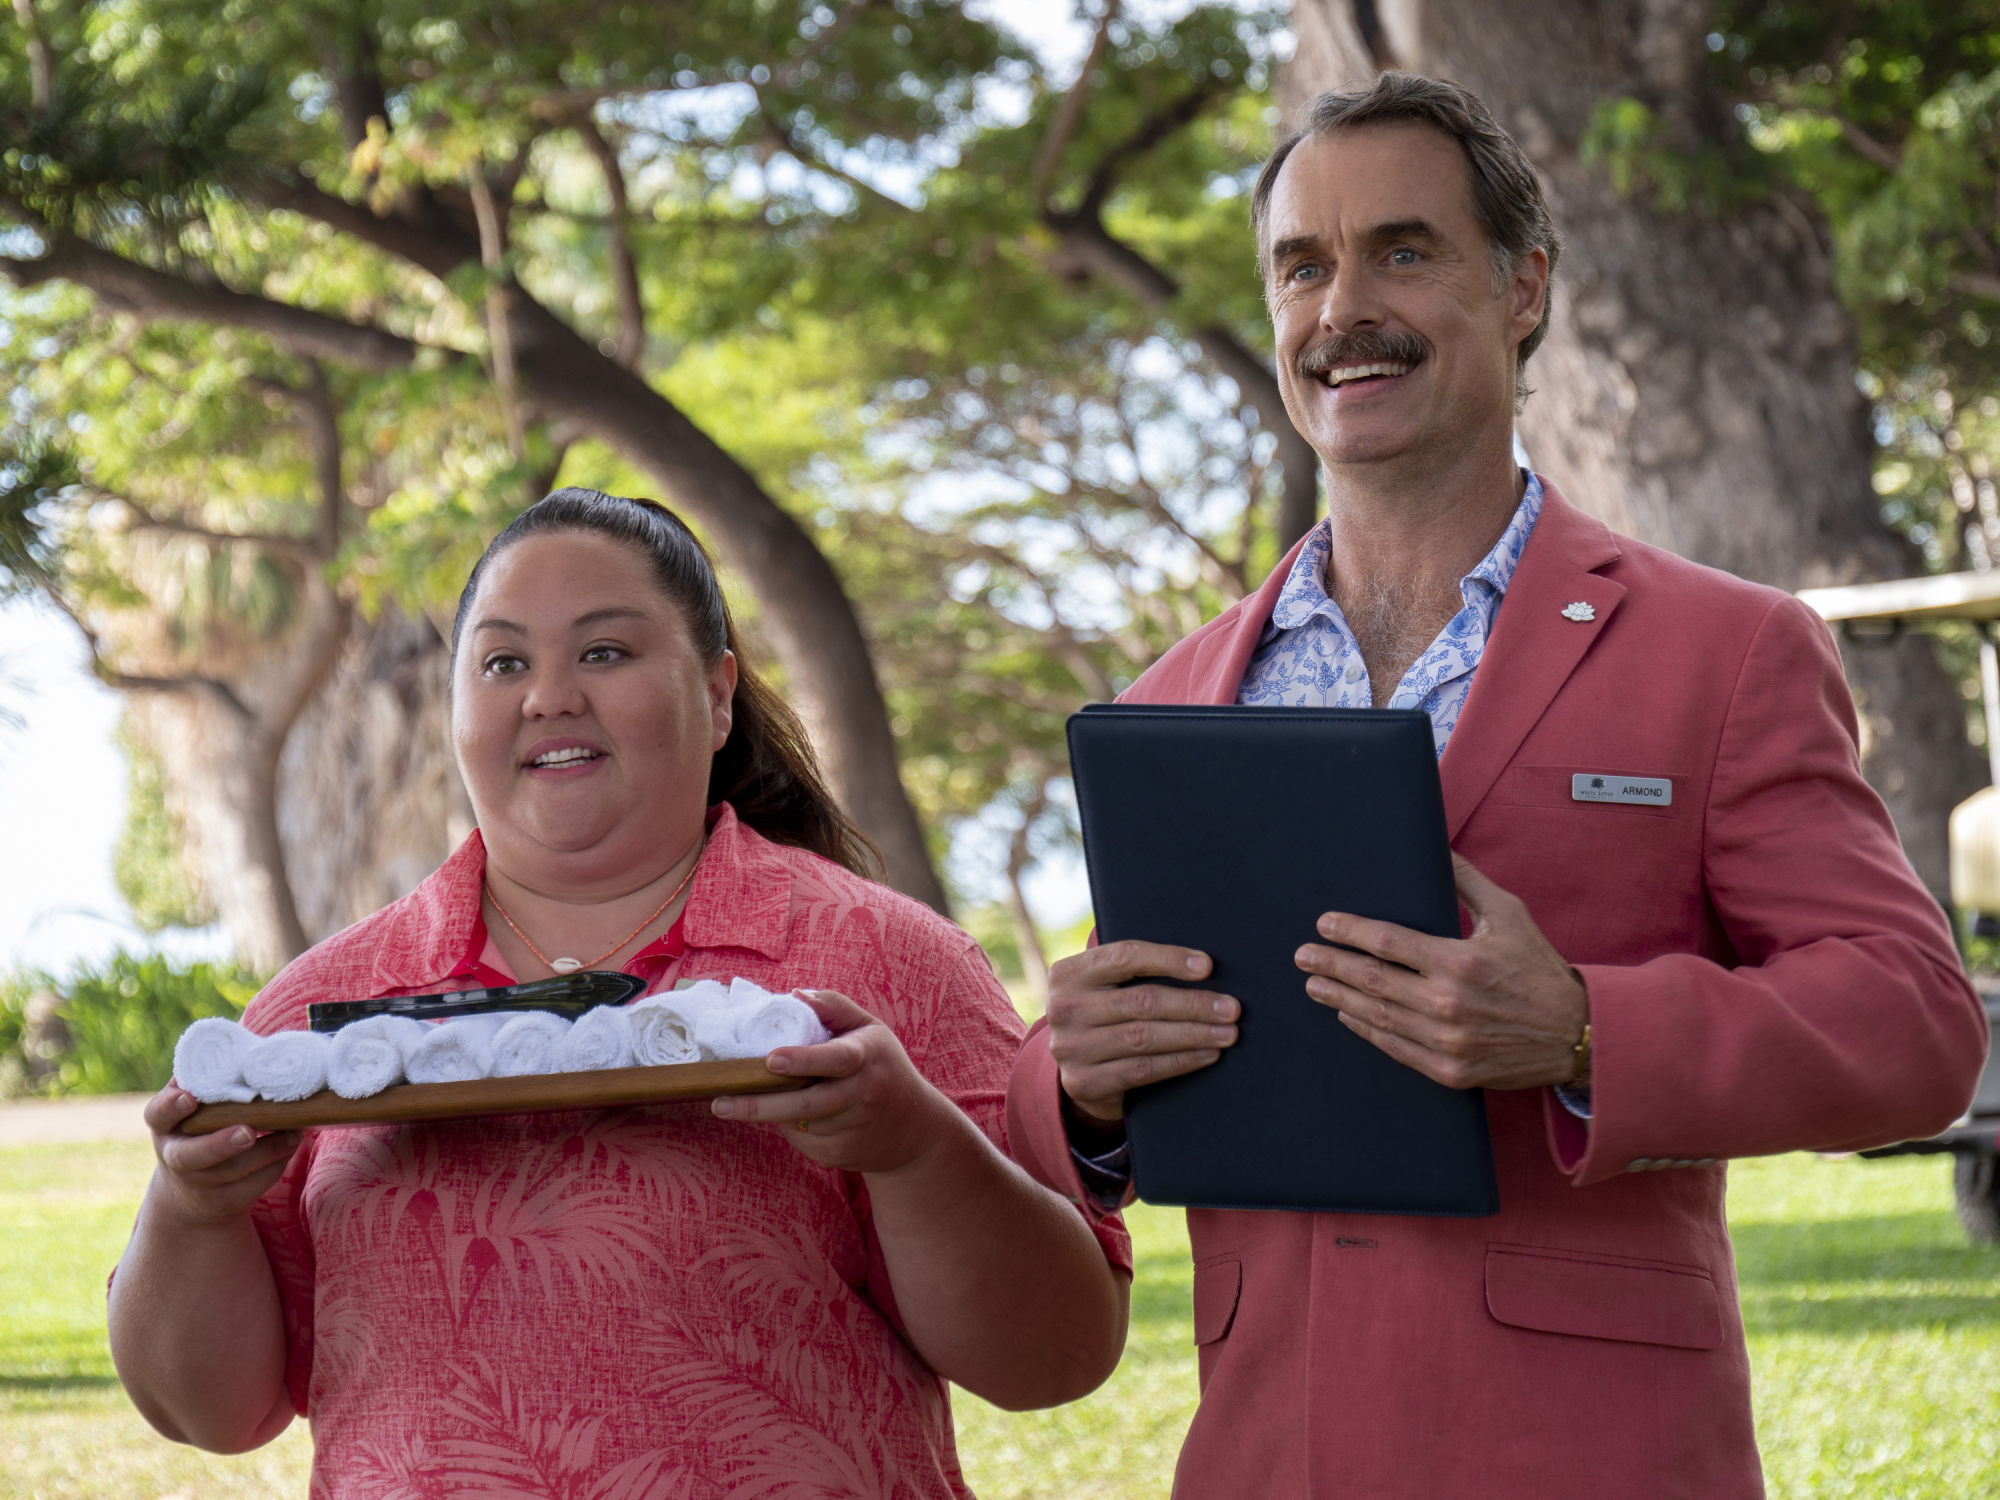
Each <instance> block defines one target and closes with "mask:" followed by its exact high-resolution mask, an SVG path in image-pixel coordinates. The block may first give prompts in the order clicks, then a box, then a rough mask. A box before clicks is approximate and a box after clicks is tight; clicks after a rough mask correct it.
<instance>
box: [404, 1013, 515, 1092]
mask: <svg viewBox="0 0 2000 1500" xmlns="http://www.w3.org/2000/svg"><path fill="white" fill-rule="evenodd" d="M508 1019H509V1018H508V1017H506V1016H458V1017H456V1018H454V1019H453V1020H449V1021H441V1022H439V1023H438V1024H437V1025H435V1026H433V1027H431V1028H430V1031H429V1034H428V1035H426V1036H424V1037H422V1038H420V1039H419V1040H418V1041H417V1043H416V1045H415V1046H413V1047H411V1048H410V1050H409V1051H408V1052H407V1053H405V1054H404V1056H403V1076H404V1077H405V1078H407V1079H409V1080H410V1082H412V1083H467V1082H469V1081H471V1080H472V1079H474V1078H491V1077H492V1076H493V1038H494V1037H495V1036H497V1035H498V1034H499V1031H500V1028H501V1027H502V1026H505V1025H506V1024H507V1021H508Z"/></svg>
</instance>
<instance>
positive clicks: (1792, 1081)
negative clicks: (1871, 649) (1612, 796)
mask: <svg viewBox="0 0 2000 1500" xmlns="http://www.w3.org/2000/svg"><path fill="white" fill-rule="evenodd" d="M1289 565H1290V560H1289V559H1287V560H1286V562H1285V563H1283V564H1281V565H1280V566H1279V567H1278V568H1277V569H1276V570H1275V571H1274V572H1273V573H1272V574H1271V576H1270V578H1269V579H1268V580H1267V581H1266V582H1265V584H1264V586H1263V587H1262V588H1261V589H1260V590H1259V591H1258V592H1257V593H1256V594H1255V595H1254V596H1253V597H1251V598H1249V599H1246V600H1245V601H1244V602H1243V603H1241V604H1239V605H1237V606H1236V607H1234V608H1233V609H1231V610H1229V611H1227V612H1226V613H1224V614H1223V615H1222V616H1220V617H1219V618H1217V619H1216V620H1214V621H1212V622H1211V623H1209V624H1208V625H1206V626H1204V627H1203V628H1202V629H1200V630H1198V631H1196V632H1195V633H1194V634H1193V635H1191V636H1189V637H1188V638H1187V639H1186V640H1185V641H1183V642H1181V643H1180V644H1179V645H1178V646H1176V647H1175V648H1174V649H1173V650H1172V651H1170V652H1168V653H1167V655H1166V656H1165V657H1164V658H1163V659H1162V660H1161V661H1160V662H1159V663H1158V664H1157V665H1156V666H1155V667H1153V669H1152V670H1151V671H1149V672H1147V673H1146V675H1145V676H1144V677H1142V678H1141V679H1140V680H1139V682H1138V683H1137V684H1136V685H1135V686H1134V687H1133V689H1132V690H1131V692H1129V693H1128V694H1126V701H1136V702H1156V703H1229V702H1233V701H1234V699H1235V695H1236V690H1237V685H1238V683H1239V682H1240V681H1241V679H1242V676H1243V672H1244V668H1245V666H1246V664H1247V663H1248V662H1249V659H1250V655H1251V652H1252V651H1253V649H1254V648H1255V646H1256V643H1257V639H1258V636H1259V634H1260V632H1261V631H1262V630H1263V628H1264V626H1265V623H1266V622H1267V621H1268V619H1269V617H1270V613H1271V607H1272V604H1273V602H1274V601H1275V599H1276V597H1277V594H1278V590H1279V588H1280V587H1281V585H1282V583H1283V581H1284V578H1285V574H1286V572H1287V570H1288V568H1289ZM1573 602H1575V603H1583V604H1587V605H1589V606H1590V607H1591V610H1592V612H1593V614H1594V617H1593V618H1590V619H1587V620H1581V621H1579V620H1574V619H1571V618H1568V617H1566V616H1565V615H1564V613H1563V610H1564V607H1565V606H1567V605H1569V604H1571V603H1573ZM1573 613H1575V614H1581V613H1583V611H1580V610H1579V611H1573ZM1855 745H1856V740H1855V720H1854V712H1853V706H1852V703H1851V701H1850V699H1849V696H1848V692H1847V687H1846V684H1845V682H1844V681H1843V679H1842V676H1841V670H1840V662H1839V657H1838V655H1837V653H1836V652H1835V650H1834V646H1833V643H1832V640H1831V639H1830V637H1829V635H1828V633H1827V630H1826V628H1825V627H1824V626H1823V625H1822V624H1821V623H1820V621H1819V620H1818V618H1817V617H1816V616H1814V615H1813V614H1811V613H1810V612H1809V611H1808V610H1807V609H1806V608H1805V607H1804V606H1803V605H1801V604H1800V603H1798V602H1797V601H1796V600H1794V599H1792V598H1791V597H1790V596H1788V595H1786V594H1783V593H1779V592H1777V591H1776V590H1773V589H1769V588H1763V587H1760V586H1757V585H1754V584H1749V583H1745V582H1743V581H1741V580H1739V579H1737V578H1733V577H1730V576H1729V575H1727V574H1724V573H1719V572H1715V571H1712V570H1710V569H1707V568H1701V567H1697V566H1695V565H1693V564H1691V563H1689V562H1686V561H1684V560H1682V559H1680V558H1677V557H1674V556H1672V555H1671V554H1669V553H1665V552H1662V551H1659V550H1657V549H1655V548H1652V547H1647V546H1642V545H1640V544H1638V543H1635V542H1632V541H1629V540H1627V539H1625V538H1622V537H1619V536H1616V535H1614V534H1613V533H1612V532H1611V531H1609V530H1608V529H1606V528H1605V527H1604V526H1603V525H1601V524H1599V523H1598V522H1597V521H1595V520H1592V519H1590V518H1589V517H1587V516H1585V515H1583V514H1582V513H1581V512H1579V511H1577V510H1575V509H1574V508H1573V507H1571V506H1570V505H1568V504H1567V503H1566V502H1565V501H1564V500H1563V499H1562V497H1561V496H1560V494H1558V493H1557V491H1556V489H1555V487H1554V486H1553V485H1550V486H1549V487H1548V504H1547V508H1546V509H1545V510H1544V511H1543V512H1542V516H1541V520H1540V523H1539V524H1538V525H1537V527H1536V529H1535V532H1534V535H1533V537H1532V539H1531V540H1530V542H1529V544H1528V547H1527V550H1526V552H1525V553H1524V555H1523V557H1522V559H1521V564H1520V568H1519V571H1518V572H1517V573H1516V574H1515V576H1514V580H1513V583H1512V585H1511V587H1510V588H1509V589H1508V590H1507V594H1506V598H1505V601H1504V603H1503V605H1502V607H1501V609H1500V611H1499V615H1498V617H1497V619H1496V620H1495V622H1494V627H1493V633H1492V636H1491V639H1490V642H1489V645H1488V649H1487V651H1486V655H1485V659H1484V662H1483V664H1482V665H1481V666H1480V668H1479V671H1478V675H1477V677H1476V678H1475V679H1474V683H1473V688H1472V692H1471V696H1470V698H1469V700H1468V702H1467V704H1466V708H1465V713H1464V717H1463V718H1462V719H1461V720H1460V721H1459V724H1458V727H1457V730H1456V732H1455V733H1454V734H1453V736H1452V740H1451V744H1450V747H1449V748H1448V750H1447V751H1446V753H1445V756H1444V759H1443V761H1442V763H1441V767H1440V769H1441V772H1442V775H1443V778H1444V797H1445V806H1446V810H1447V815H1448V818H1449V823H1450V828H1451V834H1452V840H1453V844H1454V846H1455V847H1456V848H1457V849H1458V850H1459V851H1460V852H1461V853H1463V854H1464V855H1466V857H1468V858H1469V859H1471V860H1472V861H1473V863H1475V864H1476V865H1478V866H1479V867H1480V868H1481V869H1482V870H1484V871H1485V872H1486V874H1488V875H1489V876H1491V877H1493V878H1494V879H1495V880H1497V881H1498V882H1499V883H1500V884H1501V885H1502V886H1503V887H1505V888H1506V889H1508V890H1510V891H1513V892H1514V893H1515V894H1516V895H1518V896H1520V897H1521V898H1522V899H1523V900H1525V901H1526V902H1527V904H1528V907H1529V909H1530V911H1531V912H1532V913H1533V914H1534V917H1535V919H1536V921H1537V922H1538V923H1539V924H1540V926H1541V928H1542V930H1543V931H1544V932H1545V933H1546V934H1547V935H1548V936H1549V938H1550V940H1551V941H1552V942H1553V943H1554V944H1555V945H1556V947H1557V948H1558V949H1559V950H1561V952H1562V953H1563V955H1564V956H1565V957H1566V958H1568V959H1569V961H1570V962H1572V963H1573V964H1575V965H1576V966H1577V967H1578V968H1579V969H1580V970H1581V972H1582V974H1583V976H1584V978H1585V981H1586V983H1587V984H1588V986H1589V990H1590V1006H1591V1034H1592V1039H1593V1046H1594V1054H1595V1061H1594V1069H1593V1074H1592V1098H1593V1104H1594V1110H1595V1118H1594V1119H1593V1120H1592V1121H1591V1122H1590V1124H1589V1125H1588V1126H1585V1125H1584V1124H1583V1123H1582V1122H1581V1121H1579V1120H1577V1119H1576V1118H1575V1117H1573V1116H1571V1115H1570V1114H1568V1113H1567V1112H1566V1111H1564V1110H1563V1109H1562V1107H1561V1106H1560V1105H1559V1104H1558V1103H1557V1102H1556V1100H1555V1099H1554V1096H1553V1093H1552V1091H1551V1090H1548V1089H1531V1090H1520V1091H1510V1092H1490V1093H1488V1094H1487V1096H1486V1099H1487V1115H1488V1119H1489V1121H1490V1123H1491V1127H1492V1137H1493V1147H1494V1154H1495V1157H1496V1161H1497V1166H1498V1171H1499V1184H1500V1202H1501V1208H1500V1212H1499V1213H1498V1214H1497V1215H1495V1216H1494V1217H1492V1218H1487V1219H1424V1218H1396V1217H1384V1216H1364V1215H1349V1214H1311V1213H1250V1212H1218V1211H1210V1210H1195V1211H1191V1212H1190V1213H1189V1214H1188V1226H1189V1231H1190V1234H1191V1238H1192V1241H1193V1250H1194V1259H1195V1278H1194V1337H1195V1342H1196V1344H1197V1345H1198V1346H1199V1353H1200V1366H1201V1383H1202V1400H1201V1406H1200V1409H1199V1411H1198V1412H1197V1414H1196V1416H1195V1420H1194V1425H1193V1427H1192V1429H1191V1430H1190V1431H1189V1433H1188V1437H1187V1442H1186V1445H1185V1447H1184V1449H1183V1450H1182V1454H1181V1460H1180V1468H1179V1473H1178V1478H1177V1481H1176V1485H1175V1491H1174V1492H1175V1494H1176V1495H1177V1496H1181V1497H1184V1500H1212V1497H1218V1496H1242V1497H1252V1496H1254V1497H1259V1500H1290V1497H1304V1496H1312V1497H1328V1496H1341V1497H1349V1496H1352V1497H1361V1496H1371V1497H1374V1496H1379V1497H1385V1500H1419V1497H1437V1500H1455V1497H1462V1496H1470V1495H1478V1496H1481V1497H1483V1500H1502V1497H1514V1496H1519V1497H1521V1500H1562V1497H1566V1496H1576V1497H1591V1500H1601V1497H1605V1496H1618V1497H1621V1500H1634V1497H1650V1496H1686V1497H1690V1500H1728V1497H1741V1496H1755V1495H1759V1494H1761V1493H1762V1492H1763V1484H1762V1479H1761V1477H1760V1473H1759V1467H1758V1460H1757V1447H1756V1440H1755V1436H1754V1434H1753V1431H1752V1427H1751V1413H1750V1389H1749V1363H1748V1359H1747V1356H1746V1353H1745V1350H1744V1344H1743V1326H1742V1319H1741V1316H1740V1313H1739V1310H1738V1306H1737V1294H1736V1277H1735V1267H1734V1262H1733V1259H1732V1257H1731V1253H1730V1247H1729V1238H1728V1233H1727V1230H1726V1226H1725V1223H1724V1217H1723V1189H1724V1178H1725V1169H1724V1167H1723V1166H1722V1165H1721V1164H1720V1163H1721V1161H1722V1159H1725V1158H1728V1157H1732V1156H1756V1155H1762V1154H1765V1153H1769V1152H1779V1151H1791V1150H1797V1149H1800V1148H1808V1147H1810V1148H1819V1149H1834V1150H1844V1149H1849V1148H1854V1147H1862V1146H1869V1145H1876V1144H1881V1143H1884V1142H1888V1141H1895V1140H1899V1139H1905V1138H1908V1137H1913V1136H1923V1135H1928V1134H1932V1133H1934V1132H1936V1131H1938V1130H1941V1129H1943V1128H1944V1127H1945V1126H1946V1125H1948V1124H1949V1123H1950V1122H1951V1121H1952V1120H1953V1119H1954V1118H1955V1117H1956V1116H1957V1115H1958V1114H1959V1113H1960V1112H1961V1110H1962V1109H1963V1108H1964V1107H1965V1105H1966V1103H1967V1101H1968V1100H1969V1099H1970V1097H1971V1095H1972V1091H1973V1087H1974V1084H1975V1082H1976V1080H1977V1076H1978V1073H1979V1069H1980V1066H1981V1063H1982V1060H1983V1058H1984V1055H1985V1050H1986V1024H1985V1020H1984V1017H1983V1014H1982V1012H1981V1010H1980V1007H1979V1004H1978V1001H1977V999H1976V998H1975V997H1974V995H1973V993H1972V990H1971V989H1970V987H1969V986H1968V985H1967V983H1966V980H1965V978H1964V975H1963V974H1962V973H1961V971H1960V967H1959V963H1958V959H1957V956H1956V954H1955V952H1954V950H1953V946H1952V942H1951V938H1950V935H1949V931H1948V928H1947V926H1946V924H1945V920H1944V918H1943V916H1942V914H1941V913H1940V912H1939V910H1938V907H1937V905H1936V903H1935V902H1934V901H1933V900H1932V898H1931V897H1930V895H1929V894H1928V893H1927V892H1926V891H1925V890H1924V888H1923V886H1922V885H1921V884H1919V883H1918V881H1917V878H1916V876H1915V875H1914V874H1913V873H1912V871H1911V869H1910V867H1909V864H1908V862H1907V861H1906V860H1905V859H1904V857H1903V853H1902V850H1901V848H1900V847H1899V845H1898V843H1897V840H1896V833H1895V829H1894V828H1893V826H1892V825H1891V824H1890V821H1889V818H1888V815H1887V814H1886V812H1885V811H1884V809H1883V807H1882V804H1881V802H1880V801H1879V800H1878V799H1877V798H1876V796H1875V795H1874V793H1873V792H1872V791H1871V790H1870V789H1869V787H1868V785H1867V784H1866V783H1865V782H1864V781H1863V780H1862V778H1861V775H1860V772H1859V770H1858V768H1857V763H1856V750H1855ZM1577 772H1610V773H1614V774H1618V775H1625V776H1646V777H1665V778H1670V779H1671V780H1672V782H1673V802H1672V805H1671V806H1669V807H1653V806H1628V805H1618V804H1597V803H1583V802H1575V801H1572V800H1571V796H1570V791H1571V784H1570V778H1571V777H1572V776H1573V775H1574V774H1576V773H1577ZM1300 791H1301V795H1309V794H1310V792H1311V789H1310V788H1304V787H1302V788H1301V789H1300ZM1188 853H1189V857H1190V858H1202V857H1215V856H1217V855H1220V854H1221V853H1222V851H1216V850H1194V849H1191V850H1189V851H1188ZM1146 936H1148V937H1152V938H1156V939H1158V940H1160V941H1166V942H1171V941H1173V939H1174V936H1175V935H1174V934H1173V933H1171V932H1160V933H1152V934H1146ZM1252 1022H1253V1024H1254V1017H1253V1018H1252ZM1057 1090H1058V1083H1057V1077H1056V1069H1055V1064H1054V1062H1053V1060H1052V1059H1051V1057H1050V1055H1049V1049H1048V1041H1047V1033H1046V1031H1044V1030H1043V1029H1041V1028H1040V1027H1037V1029H1036V1030H1035V1031H1034V1032H1033V1033H1031V1034H1030V1037H1029V1039H1028V1041H1027V1043H1026V1045H1025V1047H1024V1049H1023V1051H1022V1054H1021V1057H1020V1059H1019V1061H1018V1062H1017V1063H1016V1065H1015V1070H1014V1077H1013V1081H1012V1086H1011V1089H1010V1093H1009V1118H1010V1129H1009V1136H1010V1140H1011V1142H1012V1146H1013V1149H1014V1150H1015V1152H1016V1153H1017V1155H1018V1157H1019V1158H1020V1159H1021V1161H1022V1162H1023V1163H1024V1165H1026V1166H1027V1168H1028V1169H1029V1170H1030V1171H1031V1172H1033V1173H1034V1174H1035V1175H1036V1176H1037V1177H1039V1178H1040V1179H1041V1180H1042V1181H1044V1182H1046V1183H1048V1184H1049V1185H1051V1186H1053V1187H1055V1188H1056V1189H1057V1190H1058V1191H1061V1192H1064V1193H1066V1194H1068V1195H1069V1196H1070V1197H1072V1198H1074V1199H1078V1200H1081V1201H1086V1202H1087V1199H1085V1195H1084V1194H1083V1192H1082V1185H1081V1183H1080V1182H1079V1181H1078V1180H1077V1177H1076V1175H1075V1172H1074V1171H1073V1169H1072V1167H1071V1163H1070V1158H1069V1153H1068V1150H1067V1146H1066V1143H1065V1140H1064V1136H1063V1127H1062V1120H1061V1115H1060V1113H1059V1110H1058V1106H1057V1097H1058V1096H1057ZM1300 1144H1301V1148H1302V1149H1309V1147H1310V1143H1309V1142H1301V1143H1300Z"/></svg>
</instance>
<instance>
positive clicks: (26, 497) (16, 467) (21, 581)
mask: <svg viewBox="0 0 2000 1500" xmlns="http://www.w3.org/2000/svg"><path fill="white" fill-rule="evenodd" d="M76 481H77V470H76V461H75V459H74V458H72V457H71V456H70V454H69V453H68V452H67V451H66V450H64V449H62V448H60V447H57V446H55V445H53V444H51V443H49V442H48V441H47V440H46V439H43V438H40V437H39V436H24V437H23V439H22V441H20V443H19V444H18V446H16V447H14V448H12V449H11V451H10V450H9V449H8V448H7V447H5V446H0V598H6V597H8V596H9V595H14V594H22V593H26V592H28V591H29V590H31V589H37V588H41V587H43V586H44V585H45V584H47V583H48V582H49V581H50V580H51V579H53V578H54V577H55V576H56V573H57V570H58V567H59V562H58V546H57V544H56V543H55V541H54V540H53V539H52V538H51V537H50V535H49V531H48V525H47V517H46V514H45V512H46V511H47V509H48V507H50V506H51V505H52V504H54V503H55V502H56V501H57V499H58V497H59V496H60V495H61V494H62V492H63V490H65V489H66V488H68V487H69V486H71V485H73V484H75V483H76Z"/></svg>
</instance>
